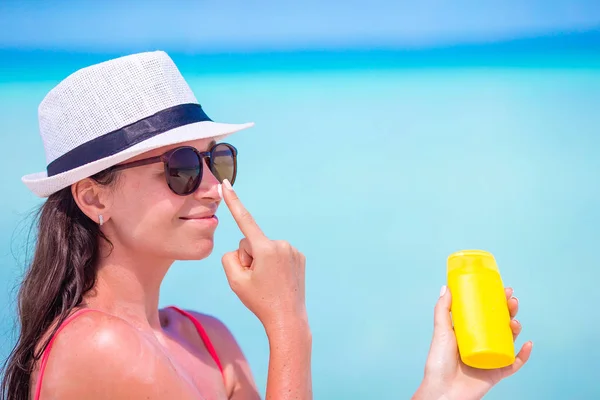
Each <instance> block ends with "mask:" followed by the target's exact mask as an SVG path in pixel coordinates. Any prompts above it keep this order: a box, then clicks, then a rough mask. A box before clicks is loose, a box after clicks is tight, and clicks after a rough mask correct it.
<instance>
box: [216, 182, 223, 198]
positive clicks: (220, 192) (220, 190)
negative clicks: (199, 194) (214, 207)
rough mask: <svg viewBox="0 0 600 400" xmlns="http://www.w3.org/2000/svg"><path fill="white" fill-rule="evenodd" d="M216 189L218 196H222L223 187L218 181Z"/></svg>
mask: <svg viewBox="0 0 600 400" xmlns="http://www.w3.org/2000/svg"><path fill="white" fill-rule="evenodd" d="M217 191H218V192H219V197H220V198H223V188H222V187H221V184H220V183H219V184H218V185H217Z"/></svg>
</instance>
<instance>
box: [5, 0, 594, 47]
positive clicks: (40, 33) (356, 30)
mask: <svg viewBox="0 0 600 400" xmlns="http://www.w3.org/2000/svg"><path fill="white" fill-rule="evenodd" d="M125 3H126V4H125ZM0 26H2V29H0V49H61V50H68V51H76V50H79V51H87V52H90V51H92V52H93V51H100V52H101V51H124V50H129V49H132V48H139V47H144V46H158V47H160V46H162V47H165V46H167V47H169V48H170V49H172V50H176V51H182V52H186V51H187V52H196V51H249V50H264V49H281V48H285V49H305V48H310V49H315V48H317V49H318V48H329V47H356V46H363V47H364V46H392V47H426V46H439V45H448V44H457V43H471V42H493V41H502V40H508V39H514V38H521V37H532V36H540V35H542V36H543V35H554V34H557V33H565V32H580V31H586V30H590V29H599V28H600V1H597V0H552V1H547V0H546V1H544V0H529V1H522V0H488V1H472V0H455V1H444V0H420V1H398V0H396V1H394V0H370V1H369V2H368V5H367V3H366V2H365V1H356V0H347V1H344V2H339V1H335V2H334V1H325V2H324V1H319V0H306V1H303V2H293V3H292V2H282V1H275V0H221V1H218V2H217V1H194V2H192V1H181V0H179V1H170V2H158V1H139V0H130V1H127V2H118V1H114V0H109V1H102V2H92V1H76V2H75V1H55V2H44V1H39V0H31V1H12V0H8V1H7V0H4V1H2V2H0Z"/></svg>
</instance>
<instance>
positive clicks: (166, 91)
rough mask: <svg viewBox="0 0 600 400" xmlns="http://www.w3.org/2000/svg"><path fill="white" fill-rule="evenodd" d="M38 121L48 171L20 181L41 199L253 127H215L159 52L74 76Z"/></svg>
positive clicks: (170, 62) (108, 63)
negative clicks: (183, 146)
mask: <svg viewBox="0 0 600 400" xmlns="http://www.w3.org/2000/svg"><path fill="white" fill-rule="evenodd" d="M38 114H39V125H40V135H41V137H42V141H43V142H44V149H45V152H46V164H47V167H46V171H43V172H38V173H34V174H29V175H25V176H24V177H23V178H22V181H23V183H25V185H27V187H28V188H29V189H30V190H31V191H32V192H33V193H35V194H36V195H37V196H39V197H48V196H50V195H51V194H52V193H55V192H57V191H59V190H61V189H63V188H66V187H68V186H70V185H72V184H73V183H75V182H77V181H79V180H81V179H84V178H87V177H89V176H92V175H94V174H96V173H98V172H100V171H102V170H104V169H106V168H108V167H111V166H113V165H115V164H118V163H121V162H123V161H125V160H127V159H129V158H132V157H135V156H137V155H138V154H142V153H144V152H146V151H149V150H153V149H156V148H159V147H162V146H168V145H171V144H176V143H181V142H186V141H189V140H196V139H204V138H215V140H217V141H218V140H221V139H222V138H224V137H225V136H227V135H230V134H232V133H234V132H237V131H239V130H242V129H246V128H249V127H251V126H253V125H254V123H245V124H226V123H218V122H213V121H212V120H211V119H210V118H209V117H208V116H207V115H206V113H205V112H204V110H203V109H202V107H201V106H200V104H199V103H198V101H197V100H196V97H195V96H194V94H193V93H192V90H191V89H190V87H189V86H188V84H187V83H186V81H185V80H184V78H183V76H182V75H181V73H180V72H179V70H178V69H177V67H176V65H175V63H174V62H173V60H172V59H171V58H170V57H169V56H168V55H167V54H166V53H165V52H162V51H156V52H147V53H139V54H132V55H128V56H125V57H120V58H116V59H113V60H109V61H105V62H102V63H99V64H95V65H92V66H89V67H86V68H83V69H81V70H79V71H76V72H75V73H73V74H72V75H70V76H68V77H67V78H66V79H65V80H63V81H62V82H60V83H59V84H58V85H57V86H56V87H55V88H53V89H52V90H51V91H50V92H49V93H48V95H46V97H45V98H44V100H43V101H42V102H41V104H40V106H39V110H38Z"/></svg>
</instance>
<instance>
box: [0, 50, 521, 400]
mask: <svg viewBox="0 0 600 400" xmlns="http://www.w3.org/2000/svg"><path fill="white" fill-rule="evenodd" d="M39 119H40V131H41V135H42V139H43V142H44V147H45V151H46V157H47V168H46V171H44V172H42V173H37V174H32V175H27V176H25V177H23V181H24V183H25V184H26V185H27V186H28V187H29V188H30V189H31V190H32V192H33V193H35V194H36V195H38V196H40V197H47V198H48V199H47V201H46V202H45V203H44V205H43V206H42V208H41V211H40V214H39V224H38V235H37V246H36V249H35V254H34V257H33V260H32V262H31V265H30V267H29V269H28V271H27V274H26V276H25V278H24V281H23V284H22V286H21V289H20V292H19V299H18V300H19V310H18V314H19V320H20V323H21V330H20V336H19V339H18V342H17V344H16V346H15V348H14V350H13V352H12V353H11V355H10V357H9V359H8V360H7V365H6V368H5V371H4V373H5V375H4V380H3V390H2V398H5V399H11V400H17V399H19V400H20V399H34V400H38V399H43V400H47V399H61V400H74V399H77V400H79V399H87V400H100V399H111V400H119V399H123V400H125V399H178V400H192V399H238V400H239V399H256V398H259V395H258V393H257V389H256V385H255V383H254V380H253V377H252V374H251V372H250V368H249V366H248V363H247V361H246V360H245V358H244V355H243V353H242V351H241V350H240V347H239V346H238V344H237V343H236V341H235V339H234V338H233V337H232V335H231V333H230V332H229V331H228V329H227V328H226V327H225V326H224V325H223V324H222V323H221V322H220V321H219V320H217V319H215V318H213V317H210V316H207V315H204V314H201V313H199V312H196V311H191V310H181V309H179V308H176V307H169V308H166V309H159V308H158V303H159V290H160V285H161V282H162V280H163V278H164V276H165V274H166V273H167V271H168V269H169V267H170V266H171V265H172V264H173V262H174V261H175V260H200V259H203V258H205V257H207V256H208V255H209V254H210V253H211V251H212V249H213V240H214V236H213V235H214V232H215V229H216V227H217V224H218V221H217V218H216V217H215V213H216V210H217V207H218V206H219V205H220V203H221V201H222V200H224V202H225V204H226V206H227V208H228V209H229V211H230V212H231V214H232V216H233V218H234V219H235V221H236V222H237V224H238V226H239V228H240V230H241V232H242V233H243V236H244V239H242V240H241V242H240V243H239V246H238V249H237V250H236V251H233V252H230V253H227V254H225V255H224V256H223V258H222V263H223V267H224V269H225V272H226V275H227V279H228V281H229V284H230V286H231V288H232V289H233V291H234V292H235V293H236V294H237V295H238V297H239V298H240V299H241V301H242V302H243V303H244V304H245V305H246V306H247V307H248V308H249V309H250V310H251V311H252V312H253V313H254V314H255V315H256V316H257V317H258V318H259V320H260V321H261V323H262V324H263V326H264V329H265V331H266V334H267V337H268V340H269V346H270V356H269V357H270V358H269V372H268V379H267V388H266V397H267V398H268V399H310V398H312V385H311V372H310V361H311V331H310V328H309V324H308V319H307V313H306V307H305V301H304V267H305V259H304V256H303V255H302V254H301V253H300V252H298V251H297V250H296V249H295V248H293V247H292V246H291V245H290V244H288V243H287V242H281V241H273V240H270V239H269V238H267V237H266V236H265V235H264V234H263V232H262V231H261V229H260V228H259V226H258V224H257V223H256V222H255V221H254V220H253V218H252V216H251V214H250V213H249V212H248V211H247V210H246V209H245V208H244V205H243V204H242V202H241V201H240V199H239V198H238V197H237V195H236V194H235V191H234V190H233V188H232V184H233V183H234V182H235V177H236V172H237V163H236V157H237V149H235V148H234V147H233V146H232V145H230V144H227V143H223V142H222V140H223V139H224V138H225V137H226V136H227V135H229V134H231V133H234V132H236V131H239V130H242V129H245V128H248V127H250V126H252V124H239V125H238V124H221V123H215V122H213V121H211V120H210V119H209V118H208V116H207V115H206V114H205V113H204V111H203V110H202V107H201V106H200V105H199V104H198V102H197V100H196V98H195V96H194V94H193V93H192V91H191V90H190V88H189V87H188V85H187V84H186V82H185V80H184V79H183V77H182V76H181V75H180V73H179V71H178V70H177V67H176V66H175V65H174V63H173V62H172V60H171V59H170V58H169V57H168V56H167V55H166V54H165V53H163V52H151V53H141V54H134V55H130V56H126V57H121V58H118V59H115V60H110V61H107V62H104V63H100V64H97V65H93V66H90V67H87V68H84V69H82V70H79V71H77V72H76V73H74V74H72V75H71V76H69V77H68V78H66V79H65V80H64V81H62V82H61V83H60V84H59V85H58V86H57V87H55V88H54V89H53V90H52V91H50V93H49V94H48V95H47V96H46V98H45V99H44V100H43V101H42V103H41V105H40V108H39ZM511 296H512V291H511V290H510V289H507V297H508V299H509V300H508V305H509V309H510V311H511V315H513V316H514V315H515V314H516V312H517V301H516V299H514V298H512V297H511ZM449 306H450V293H448V292H446V293H444V294H443V295H442V296H441V297H440V299H439V301H438V305H437V307H436V310H435V329H434V337H433V341H432V347H431V351H430V355H429V358H428V361H427V364H426V365H427V366H426V368H425V377H424V380H423V384H422V385H421V387H420V388H419V389H418V391H417V393H416V394H415V397H414V398H416V399H442V398H447V399H478V398H481V397H482V396H483V394H484V393H486V392H487V391H488V390H489V389H490V388H491V387H492V386H493V385H494V384H495V383H497V382H498V381H499V380H500V379H502V378H504V377H506V376H508V375H510V374H512V373H514V372H515V371H517V370H518V369H519V368H520V367H521V365H523V363H524V362H526V361H527V358H528V357H529V353H530V351H531V344H529V343H528V344H526V345H525V346H524V348H523V349H522V350H521V352H520V353H519V356H518V357H517V362H516V363H515V364H514V365H513V366H511V367H507V368H505V369H502V370H494V371H476V370H472V369H470V368H467V367H466V366H465V365H463V364H462V363H461V362H460V361H459V359H458V357H457V350H456V342H455V338H454V333H453V331H452V325H451V322H450V315H449ZM511 326H512V328H513V332H514V333H515V336H516V335H518V333H519V331H520V325H519V323H518V322H516V320H513V321H512V322H511Z"/></svg>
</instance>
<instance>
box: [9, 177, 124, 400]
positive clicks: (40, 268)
mask: <svg viewBox="0 0 600 400" xmlns="http://www.w3.org/2000/svg"><path fill="white" fill-rule="evenodd" d="M116 174H118V172H114V171H103V172H100V173H99V174H96V175H94V176H93V177H92V178H93V179H94V180H95V181H96V182H98V183H99V184H102V185H109V184H113V183H114V181H115V180H116V176H117V175H116ZM36 219H37V240H36V246H35V252H34V254H33V259H32V261H31V264H30V265H29V267H28V269H27V271H26V272H25V276H24V278H23V282H22V284H21V286H20V288H19V293H18V296H17V308H18V309H17V316H18V322H19V328H20V329H19V337H18V340H17V342H16V344H15V347H14V348H13V350H12V351H11V353H10V355H9V357H8V359H7V360H6V362H5V364H4V367H3V372H4V376H3V378H2V386H1V387H0V399H3V400H27V399H28V398H29V393H30V389H31V388H30V381H31V373H32V371H33V369H34V367H35V365H36V362H37V360H39V358H40V357H41V354H42V353H43V351H44V349H45V348H46V347H47V346H48V342H49V341H50V338H51V337H52V336H53V335H54V333H55V332H56V329H57V328H58V326H59V325H60V323H62V322H63V321H64V320H65V319H66V318H67V317H68V316H69V314H70V313H71V312H72V311H73V309H75V308H76V307H79V306H81V305H82V302H83V296H84V295H85V294H86V293H87V292H88V291H89V290H90V289H92V288H93V287H94V284H95V282H96V272H97V271H96V265H97V262H96V261H97V258H98V253H99V241H100V239H104V240H106V241H107V242H108V243H109V244H110V241H108V238H106V236H104V234H103V233H102V232H101V231H100V228H99V226H98V225H97V224H96V223H95V222H94V221H92V220H91V219H90V218H88V217H87V216H86V215H85V214H84V213H83V212H82V211H81V210H80V209H79V207H78V206H77V203H75V200H74V199H73V196H72V194H71V188H70V187H67V188H65V189H63V190H61V191H59V192H57V193H54V194H52V195H51V196H50V197H49V198H48V199H47V200H46V202H45V203H44V204H43V205H42V206H41V207H40V209H39V210H38V213H37V218H36ZM55 322H57V323H56V324H55V328H54V330H53V331H52V333H51V335H49V336H48V338H47V339H46V340H45V341H44V342H43V343H40V341H41V339H42V337H43V336H44V334H45V333H46V332H47V331H48V329H49V328H50V327H51V326H52V324H53V323H55Z"/></svg>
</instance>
